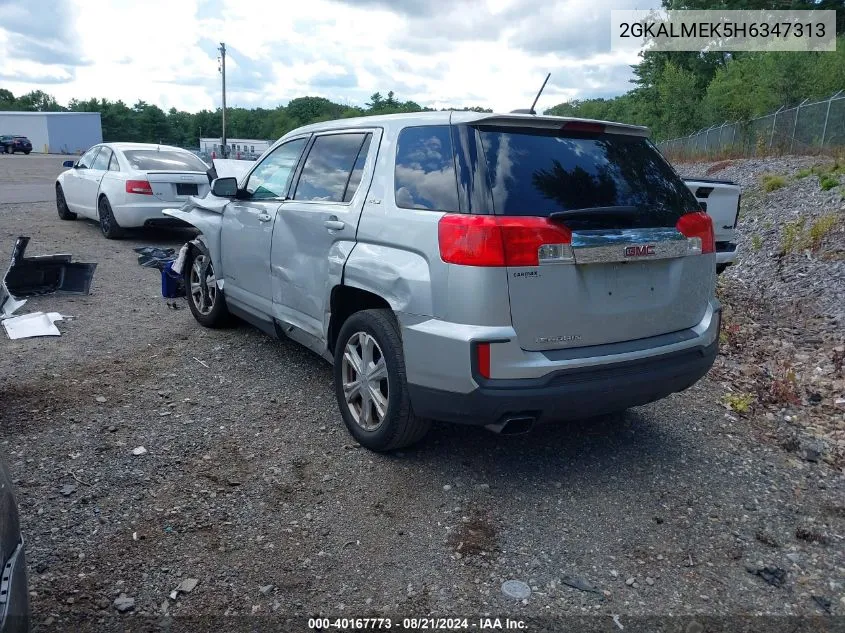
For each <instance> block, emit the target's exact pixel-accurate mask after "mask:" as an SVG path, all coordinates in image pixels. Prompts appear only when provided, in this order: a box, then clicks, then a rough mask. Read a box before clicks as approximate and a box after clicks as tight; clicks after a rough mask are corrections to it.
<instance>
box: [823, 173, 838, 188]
mask: <svg viewBox="0 0 845 633" xmlns="http://www.w3.org/2000/svg"><path fill="white" fill-rule="evenodd" d="M838 185H839V178H837V177H836V176H833V175H831V174H825V175H824V176H821V177H820V178H819V186H820V187H821V188H822V191H830V190H831V189H833V188H834V187H836V186H838Z"/></svg>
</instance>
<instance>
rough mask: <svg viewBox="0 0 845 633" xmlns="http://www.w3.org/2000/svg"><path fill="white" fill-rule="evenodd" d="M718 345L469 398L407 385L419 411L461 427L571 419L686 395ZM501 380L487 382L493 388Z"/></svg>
mask: <svg viewBox="0 0 845 633" xmlns="http://www.w3.org/2000/svg"><path fill="white" fill-rule="evenodd" d="M718 347H719V343H718V340H716V341H715V342H713V343H711V344H710V345H708V346H706V347H697V348H694V349H691V350H686V351H682V352H675V353H672V354H665V355H661V356H654V357H650V358H646V359H643V360H638V361H628V362H625V363H619V364H614V365H610V366H600V367H587V368H581V369H568V370H561V371H559V372H555V373H554V374H551V375H549V376H546V377H544V378H540V379H531V378H526V379H521V380H511V381H505V382H507V385H502V386H496V387H494V386H482V387H478V388H477V389H475V390H473V391H471V392H469V393H454V392H450V391H444V390H440V389H430V388H426V387H420V386H418V385H408V388H409V391H410V396H411V402H412V403H413V407H414V412H415V413H416V414H417V415H420V416H422V417H427V418H432V419H435V420H443V421H446V422H456V423H460V424H475V425H486V424H495V423H498V422H503V421H504V420H506V419H507V418H510V417H531V418H534V419H536V420H537V421H548V420H571V419H580V418H587V417H590V416H595V415H602V414H605V413H612V412H615V411H621V410H624V409H627V408H629V407H634V406H638V405H642V404H647V403H649V402H654V401H655V400H660V399H661V398H665V397H666V396H668V395H670V394H672V393H675V392H677V391H683V390H684V389H686V388H687V387H690V386H692V385H693V384H695V383H696V382H698V380H700V379H701V378H702V377H703V376H704V375H705V374H706V373H707V372H708V371H709V369H710V367H711V366H712V365H713V362H714V360H715V359H716V354H717V352H718ZM494 382H496V381H488V385H489V384H492V383H494Z"/></svg>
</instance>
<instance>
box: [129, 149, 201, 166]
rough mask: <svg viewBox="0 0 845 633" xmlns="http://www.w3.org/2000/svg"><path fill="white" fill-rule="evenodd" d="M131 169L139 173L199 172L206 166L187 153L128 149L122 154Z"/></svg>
mask: <svg viewBox="0 0 845 633" xmlns="http://www.w3.org/2000/svg"><path fill="white" fill-rule="evenodd" d="M123 155H124V156H125V157H126V160H127V161H128V162H129V165H130V166H131V167H132V169H138V170H140V171H201V172H205V170H207V169H208V165H206V164H205V163H204V162H202V161H201V160H200V159H199V158H198V157H196V156H194V155H193V154H191V153H189V152H174V151H170V150H155V149H129V150H126V151H124V152H123Z"/></svg>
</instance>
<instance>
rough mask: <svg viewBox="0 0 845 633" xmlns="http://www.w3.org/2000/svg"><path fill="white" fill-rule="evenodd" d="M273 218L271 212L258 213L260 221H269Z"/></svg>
mask: <svg viewBox="0 0 845 633" xmlns="http://www.w3.org/2000/svg"><path fill="white" fill-rule="evenodd" d="M272 219H273V217H272V216H271V215H270V214H269V213H259V214H258V221H259V222H269V221H270V220H272Z"/></svg>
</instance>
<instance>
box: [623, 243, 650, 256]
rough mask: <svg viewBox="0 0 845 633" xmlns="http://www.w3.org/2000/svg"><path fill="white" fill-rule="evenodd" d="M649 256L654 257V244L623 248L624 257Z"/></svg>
mask: <svg viewBox="0 0 845 633" xmlns="http://www.w3.org/2000/svg"><path fill="white" fill-rule="evenodd" d="M649 255H654V244H648V245H646V246H626V247H625V257H648V256H649Z"/></svg>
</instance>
